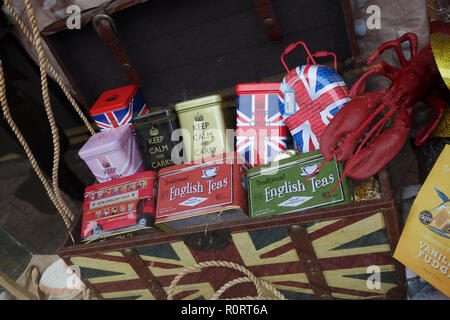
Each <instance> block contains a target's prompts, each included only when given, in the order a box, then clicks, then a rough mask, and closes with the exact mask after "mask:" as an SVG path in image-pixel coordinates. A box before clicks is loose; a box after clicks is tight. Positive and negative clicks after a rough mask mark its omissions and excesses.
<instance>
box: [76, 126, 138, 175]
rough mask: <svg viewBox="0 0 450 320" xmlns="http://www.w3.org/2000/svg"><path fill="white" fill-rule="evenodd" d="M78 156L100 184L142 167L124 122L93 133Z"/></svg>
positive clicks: (135, 171)
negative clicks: (122, 124)
mask: <svg viewBox="0 0 450 320" xmlns="http://www.w3.org/2000/svg"><path fill="white" fill-rule="evenodd" d="M78 155H79V156H80V158H81V159H83V160H84V162H85V163H86V165H87V166H88V167H89V169H90V170H91V172H92V174H93V175H94V176H95V178H96V179H97V181H98V182H100V183H101V182H106V181H110V180H114V179H118V178H123V177H127V176H131V175H133V174H135V173H138V172H142V171H144V170H145V169H144V164H143V161H142V157H141V153H140V151H139V148H138V147H137V144H136V140H135V138H134V136H133V135H132V133H131V129H130V127H129V126H127V125H125V126H121V127H117V128H112V129H110V130H106V131H101V132H98V133H96V134H94V135H93V136H92V137H90V138H89V140H88V141H87V142H86V143H85V144H84V145H83V147H82V148H81V149H80V151H78Z"/></svg>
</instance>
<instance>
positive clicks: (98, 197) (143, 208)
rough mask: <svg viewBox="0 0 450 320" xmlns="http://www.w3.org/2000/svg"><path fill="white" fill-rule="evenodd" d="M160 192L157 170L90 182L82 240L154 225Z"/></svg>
mask: <svg viewBox="0 0 450 320" xmlns="http://www.w3.org/2000/svg"><path fill="white" fill-rule="evenodd" d="M156 192H157V174H156V172H154V171H145V172H141V173H137V174H134V175H132V176H129V177H126V178H121V179H116V180H114V181H109V182H104V183H98V184H95V185H92V186H88V187H87V188H86V189H85V193H84V203H83V220H82V226H81V241H82V242H85V241H90V240H95V239H98V238H105V237H109V236H112V235H117V234H122V233H126V232H132V231H137V230H141V229H148V228H153V227H152V226H153V224H154V222H155V200H156Z"/></svg>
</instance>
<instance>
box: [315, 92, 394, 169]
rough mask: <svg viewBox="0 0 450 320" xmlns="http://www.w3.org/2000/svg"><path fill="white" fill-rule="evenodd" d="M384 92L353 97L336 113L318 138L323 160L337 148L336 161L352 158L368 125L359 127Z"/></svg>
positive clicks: (377, 103)
mask: <svg viewBox="0 0 450 320" xmlns="http://www.w3.org/2000/svg"><path fill="white" fill-rule="evenodd" d="M385 92H386V90H380V91H375V92H369V93H367V94H366V95H364V96H354V97H352V100H351V101H349V102H348V103H347V104H346V105H345V106H344V107H342V109H341V110H339V112H338V113H336V115H335V116H334V118H333V121H331V122H330V123H329V125H328V126H327V127H326V128H325V131H324V132H323V134H322V136H321V137H320V150H321V152H322V155H323V156H324V157H325V158H329V157H330V156H331V155H332V154H333V153H334V151H335V150H336V149H337V148H338V147H339V151H338V153H337V154H336V160H337V161H340V162H341V161H345V160H348V159H350V158H351V157H352V155H353V152H354V151H355V149H356V147H357V145H358V142H359V141H360V140H361V138H362V137H363V136H364V134H365V133H366V128H367V127H368V126H369V123H367V125H366V126H364V127H361V125H362V124H363V123H364V121H365V120H367V119H368V118H369V117H370V116H371V114H372V113H373V111H374V110H375V108H376V107H377V106H378V105H379V103H380V101H381V99H382V97H383V95H384V93H385ZM358 129H359V132H357V131H358Z"/></svg>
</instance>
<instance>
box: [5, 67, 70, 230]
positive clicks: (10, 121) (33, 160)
mask: <svg viewBox="0 0 450 320" xmlns="http://www.w3.org/2000/svg"><path fill="white" fill-rule="evenodd" d="M0 105H1V107H2V111H3V115H4V117H5V119H6V121H7V122H8V124H9V126H10V127H11V129H12V131H13V132H14V134H15V135H16V137H17V139H18V140H19V142H20V144H21V145H22V147H23V149H24V150H25V153H26V155H27V157H28V159H29V160H30V162H31V166H32V167H33V169H34V171H36V174H37V175H38V177H39V179H40V180H41V182H42V184H43V185H44V188H45V190H46V191H47V193H48V195H49V197H50V200H51V201H52V202H53V204H54V205H55V207H56V208H57V209H58V211H60V206H59V203H58V201H57V200H56V196H55V194H54V192H53V190H52V188H51V186H50V184H49V183H48V181H47V179H46V177H45V176H44V174H43V172H42V170H41V169H40V168H39V165H38V164H37V161H36V158H35V157H34V155H33V153H32V152H31V149H30V148H29V146H28V143H27V142H26V141H25V138H24V137H23V135H22V133H21V131H20V129H19V128H18V127H17V125H16V123H15V122H14V120H13V119H12V117H11V112H10V109H9V105H8V101H7V99H6V85H5V75H4V71H3V63H2V61H1V60H0ZM62 217H63V220H64V222H65V224H66V226H67V227H68V228H69V226H70V220H69V219H68V217H67V216H65V215H62Z"/></svg>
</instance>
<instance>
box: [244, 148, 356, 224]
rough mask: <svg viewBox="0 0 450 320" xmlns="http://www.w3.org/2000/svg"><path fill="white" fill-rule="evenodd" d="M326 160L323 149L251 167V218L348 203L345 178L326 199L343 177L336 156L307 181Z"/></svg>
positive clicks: (249, 176) (248, 181) (249, 186)
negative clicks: (322, 153)
mask: <svg viewBox="0 0 450 320" xmlns="http://www.w3.org/2000/svg"><path fill="white" fill-rule="evenodd" d="M323 161H324V157H323V156H322V155H321V153H320V150H316V151H313V152H309V153H304V154H301V155H297V156H293V157H290V158H287V159H283V160H280V161H275V162H272V163H270V164H267V165H264V166H261V167H257V168H253V169H250V170H249V171H248V174H247V186H248V196H249V203H248V205H249V215H250V217H252V218H259V217H266V216H272V215H277V214H285V213H291V212H297V211H303V210H307V209H312V208H317V207H323V206H331V205H338V204H345V203H349V202H350V201H351V196H350V190H349V187H348V182H347V180H346V179H345V178H344V179H343V181H342V183H341V184H340V185H339V187H338V188H337V189H336V191H335V192H334V193H333V194H331V196H330V197H327V198H324V197H325V196H326V195H327V194H328V193H329V192H330V191H331V190H332V189H333V188H334V186H335V185H336V183H337V182H338V181H339V179H340V177H341V172H342V165H341V164H340V163H338V162H337V161H336V160H335V159H332V160H330V161H329V162H328V163H326V164H325V165H324V166H323V167H322V168H321V169H320V170H319V171H318V172H317V173H316V174H315V175H314V176H312V177H311V178H310V179H309V180H308V181H307V182H305V181H306V180H307V178H308V177H309V176H310V174H311V173H313V172H314V171H315V170H316V169H317V168H318V167H319V166H320V165H321V164H322V163H323Z"/></svg>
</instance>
